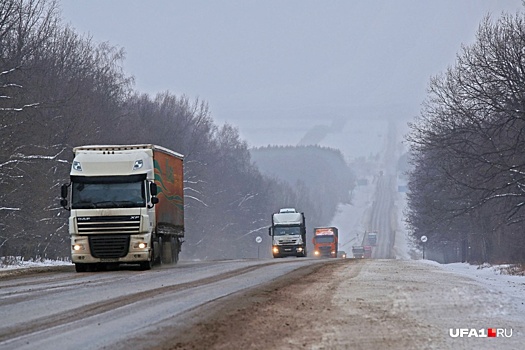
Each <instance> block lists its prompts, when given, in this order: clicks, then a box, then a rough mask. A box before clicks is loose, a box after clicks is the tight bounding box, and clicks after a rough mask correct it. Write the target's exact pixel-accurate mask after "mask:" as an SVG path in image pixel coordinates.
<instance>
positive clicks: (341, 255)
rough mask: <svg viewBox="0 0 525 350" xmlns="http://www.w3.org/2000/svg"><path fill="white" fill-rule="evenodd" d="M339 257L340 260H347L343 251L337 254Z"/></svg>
mask: <svg viewBox="0 0 525 350" xmlns="http://www.w3.org/2000/svg"><path fill="white" fill-rule="evenodd" d="M337 257H338V258H342V259H346V252H345V251H343V250H340V251H338V252H337Z"/></svg>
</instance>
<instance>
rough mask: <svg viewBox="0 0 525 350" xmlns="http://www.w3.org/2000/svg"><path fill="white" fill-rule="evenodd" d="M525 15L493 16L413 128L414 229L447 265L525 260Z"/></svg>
mask: <svg viewBox="0 0 525 350" xmlns="http://www.w3.org/2000/svg"><path fill="white" fill-rule="evenodd" d="M524 47H525V18H524V17H523V15H522V14H517V15H503V16H501V17H500V18H497V19H492V18H491V17H486V18H485V19H484V20H483V21H482V23H481V24H480V25H479V28H478V31H477V36H476V40H475V42H474V43H473V44H472V45H468V46H464V47H463V48H462V50H461V51H460V52H459V53H458V54H457V58H456V62H455V64H454V65H453V66H451V67H449V68H448V69H447V70H446V71H445V72H443V73H442V74H440V75H438V76H436V77H434V78H432V79H431V81H430V84H429V88H428V96H427V99H426V101H425V104H424V106H423V109H422V111H421V114H420V115H419V116H418V118H417V119H416V120H415V121H414V122H413V123H412V124H411V125H410V127H411V131H410V133H409V135H408V137H407V140H408V141H409V142H410V144H411V149H410V151H411V152H410V158H411V166H412V169H411V170H410V173H409V179H410V180H409V188H410V193H409V195H408V210H407V222H408V224H409V227H410V229H411V232H412V234H413V235H414V236H415V237H416V238H418V239H419V238H420V237H421V236H427V237H428V243H427V246H428V248H430V249H432V250H434V251H438V252H440V253H441V255H443V256H442V259H444V260H446V261H458V260H461V261H469V262H477V263H482V262H490V263H511V262H521V263H523V262H525V234H524V232H525V213H524V209H525V206H524V204H525V152H524V150H525V50H524Z"/></svg>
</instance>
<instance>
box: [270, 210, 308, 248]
mask: <svg viewBox="0 0 525 350" xmlns="http://www.w3.org/2000/svg"><path fill="white" fill-rule="evenodd" d="M268 234H269V235H270V236H272V254H273V257H274V258H281V257H283V256H289V255H294V256H298V257H305V256H306V224H305V218H304V213H298V212H297V211H296V210H295V209H294V208H284V209H281V210H279V212H278V213H275V214H273V215H272V226H270V228H269V229H268Z"/></svg>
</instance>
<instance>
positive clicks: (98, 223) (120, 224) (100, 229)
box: [77, 215, 140, 234]
mask: <svg viewBox="0 0 525 350" xmlns="http://www.w3.org/2000/svg"><path fill="white" fill-rule="evenodd" d="M77 228H78V233H79V234H95V233H127V234H136V233H139V231H140V215H128V216H79V217H77Z"/></svg>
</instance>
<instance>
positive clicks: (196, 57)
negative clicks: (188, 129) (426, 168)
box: [60, 0, 523, 146]
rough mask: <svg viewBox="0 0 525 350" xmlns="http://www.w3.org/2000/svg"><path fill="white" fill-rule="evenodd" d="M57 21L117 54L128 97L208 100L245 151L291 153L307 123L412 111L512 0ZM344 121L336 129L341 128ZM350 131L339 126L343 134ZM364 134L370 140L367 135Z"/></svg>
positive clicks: (234, 5) (81, 11) (80, 13)
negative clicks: (273, 147) (131, 82)
mask: <svg viewBox="0 0 525 350" xmlns="http://www.w3.org/2000/svg"><path fill="white" fill-rule="evenodd" d="M60 6H61V9H62V16H63V19H64V21H65V22H67V23H70V24H71V25H72V26H73V27H74V28H75V29H76V30H77V31H78V32H80V33H86V34H87V33H89V35H91V36H92V37H93V39H94V40H95V41H96V42H104V41H108V42H109V43H110V44H111V45H113V46H118V47H123V48H124V49H125V51H126V59H125V62H124V68H125V69H126V72H127V74H129V75H133V76H134V77H135V81H136V85H135V88H136V89H137V90H138V91H140V92H144V93H148V94H151V95H155V94H156V93H158V92H163V91H170V92H171V93H174V94H177V95H182V94H184V95H186V96H189V97H190V98H192V99H193V98H199V99H201V100H204V101H207V102H208V103H209V107H210V111H211V114H212V117H213V118H214V120H215V121H216V122H217V123H219V124H222V123H224V122H228V123H230V124H232V125H234V126H236V127H238V128H239V130H240V134H241V137H243V138H244V139H245V140H246V141H247V142H248V144H249V145H250V146H264V145H268V144H298V143H300V142H301V140H302V139H303V137H304V136H305V134H306V133H307V132H308V131H309V130H311V128H312V127H314V126H316V125H321V126H324V127H326V128H330V126H331V125H334V123H335V124H337V123H340V121H341V120H343V121H356V120H359V121H360V124H362V123H361V122H363V120H364V121H366V120H384V119H397V120H401V121H402V123H404V124H406V121H407V120H410V119H412V118H413V117H414V116H415V115H417V114H418V113H419V110H420V106H421V103H422V102H423V100H424V98H425V96H426V87H427V84H428V82H429V80H430V78H431V77H432V76H435V75H437V74H439V73H441V72H443V71H444V70H445V69H446V68H447V67H448V66H450V65H453V64H454V61H455V58H456V54H457V53H459V52H460V50H461V45H468V44H470V43H472V42H474V40H475V33H476V31H477V28H478V25H479V23H480V21H481V20H482V19H483V17H484V16H485V15H487V14H488V13H490V14H491V16H492V18H497V17H499V16H500V15H501V13H502V11H506V12H509V13H511V14H514V13H516V11H519V10H521V9H522V7H523V5H522V2H521V0H508V1H498V0H439V1H419V0H398V1H390V0H373V1H313V0H310V1H303V0H292V1H277V0H269V1H262V2H258V1H238V0H237V1H235V0H227V1H217V2H215V1H200V2H194V1H171V0H159V1H155V2H149V1H140V0H131V1H130V0H112V1H104V0H89V1H88V0H83V1H79V0H61V3H60ZM351 124H352V122H350V123H348V122H347V123H344V122H343V124H342V125H344V128H351V127H352V125H351ZM349 125H350V126H349ZM374 132H375V131H374Z"/></svg>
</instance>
